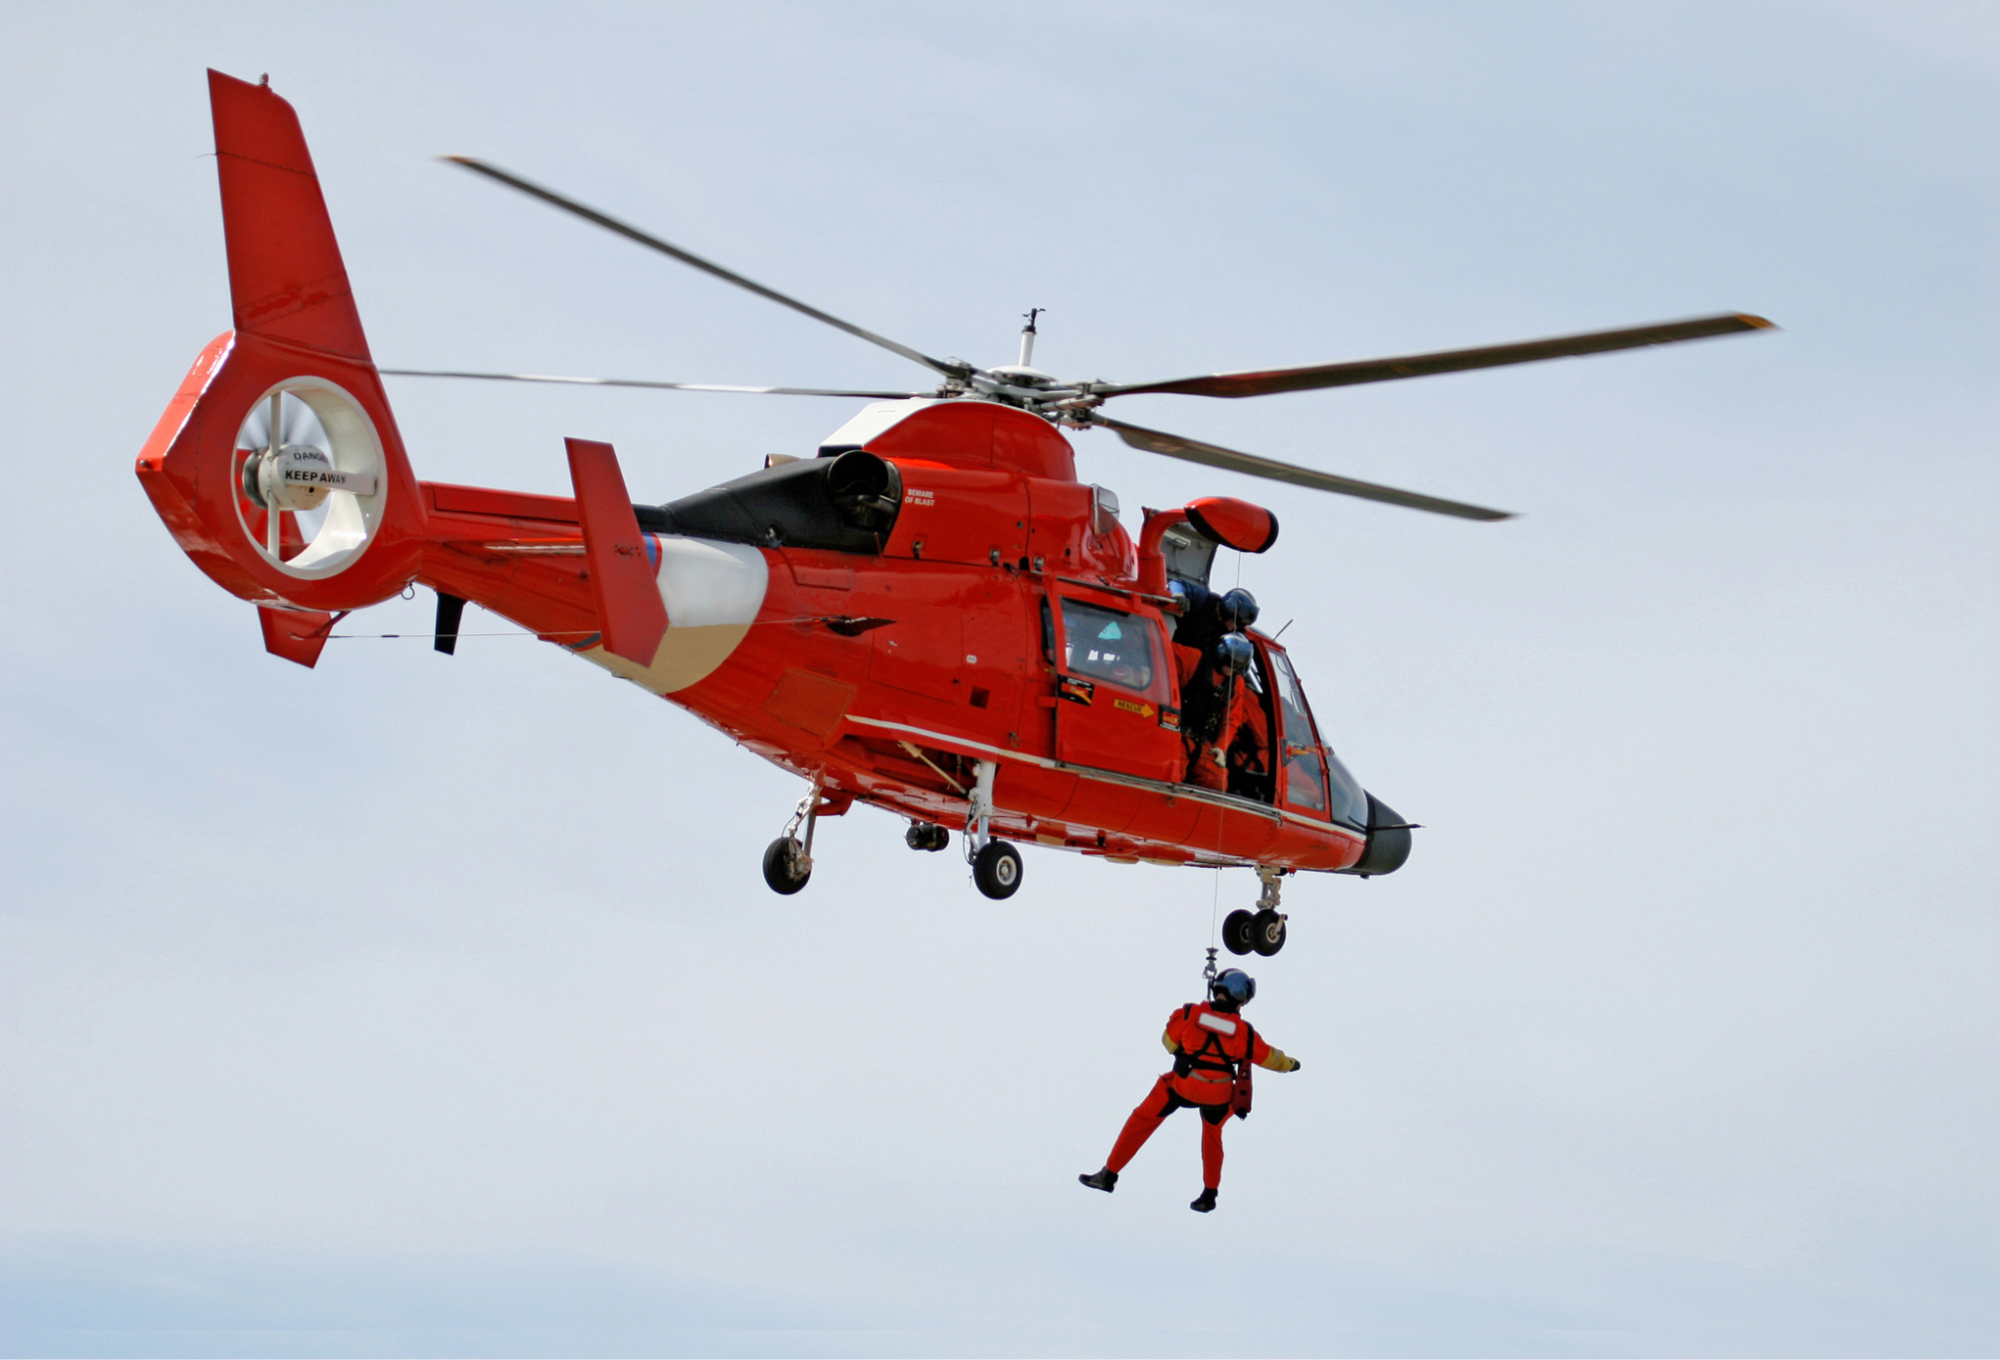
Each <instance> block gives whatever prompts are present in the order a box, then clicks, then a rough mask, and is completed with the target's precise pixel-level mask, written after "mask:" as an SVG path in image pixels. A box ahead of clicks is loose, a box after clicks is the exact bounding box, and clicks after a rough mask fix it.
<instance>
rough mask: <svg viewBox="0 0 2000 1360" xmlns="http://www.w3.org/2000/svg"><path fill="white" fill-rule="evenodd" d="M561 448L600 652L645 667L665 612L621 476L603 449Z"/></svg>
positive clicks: (661, 633)
mask: <svg viewBox="0 0 2000 1360" xmlns="http://www.w3.org/2000/svg"><path fill="white" fill-rule="evenodd" d="M563 442H564V444H565V445H566V446H567V447H568V449H569V475H570V481H571V483H572V484H574V486H575V487H576V508H577V511H578V515H579V517H580V518H581V519H582V521H583V555H584V560H585V561H586V562H587V563H589V567H590V594H591V597H592V598H593V599H594V600H595V601H596V602H597V626H598V628H599V630H600V631H601V632H602V633H603V634H604V650H605V651H607V652H610V653H611V654H612V655H614V656H622V657H624V658H625V659H626V660H627V661H630V662H632V663H634V664H635V665H640V666H650V665H652V664H653V658H654V657H655V655H657V654H658V652H659V650H660V639H661V638H663V637H665V636H666V635H667V606H666V601H665V600H663V599H662V598H661V597H660V582H659V568H658V564H657V563H656V562H655V561H654V560H653V556H652V552H651V551H650V550H649V546H648V544H647V541H646V536H645V535H644V534H642V533H640V532H639V517H638V516H637V515H635V514H634V513H633V512H632V497H631V496H630V495H629V494H627V492H626V490H625V474H624V473H623V472H620V471H619V470H618V455H617V454H616V453H614V452H612V449H611V446H610V445H609V444H599V443H595V442H593V441H592V440H588V439H567V440H564V441H563Z"/></svg>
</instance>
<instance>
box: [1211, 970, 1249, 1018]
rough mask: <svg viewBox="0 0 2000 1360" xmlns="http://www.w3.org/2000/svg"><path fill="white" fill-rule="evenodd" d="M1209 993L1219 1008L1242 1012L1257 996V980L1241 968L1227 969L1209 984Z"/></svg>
mask: <svg viewBox="0 0 2000 1360" xmlns="http://www.w3.org/2000/svg"><path fill="white" fill-rule="evenodd" d="M1208 993H1209V995H1210V996H1211V997H1213V998H1214V999H1215V1004H1216V1005H1217V1006H1221V1007H1226V1008H1227V1009H1229V1010H1232V1011H1233V1010H1240V1009H1242V1008H1243V1007H1244V1006H1247V1005H1249V1004H1250V1001H1251V1000H1252V999H1253V998H1254V997H1255V996H1256V995H1257V979H1256V978H1253V977H1251V976H1250V975H1249V974H1248V973H1246V972H1244V971H1243V970H1242V969H1241V968H1225V969H1223V970H1222V971H1221V972H1220V973H1217V974H1216V975H1215V981H1213V982H1211V983H1209V984H1208Z"/></svg>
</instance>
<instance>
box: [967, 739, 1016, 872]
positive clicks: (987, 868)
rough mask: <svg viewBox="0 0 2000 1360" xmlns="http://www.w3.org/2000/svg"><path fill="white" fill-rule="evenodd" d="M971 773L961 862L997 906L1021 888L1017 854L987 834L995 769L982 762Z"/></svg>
mask: <svg viewBox="0 0 2000 1360" xmlns="http://www.w3.org/2000/svg"><path fill="white" fill-rule="evenodd" d="M973 769H974V771H975V776H974V778H973V781H972V794H971V796H970V797H969V798H967V799H966V807H965V859H966V862H967V863H968V864H970V865H971V866H972V881H973V882H974V883H975V884H977V885H978V887H979V891H981V892H983V893H985V894H986V895H987V896H988V897H990V898H992V899H993V900H994V901H996V902H998V901H1001V900H1003V899H1005V898H1009V897H1012V896H1013V895H1014V892H1015V890H1016V889H1017V888H1019V887H1020V886H1021V852H1020V851H1019V850H1016V849H1015V848H1014V847H1013V846H1011V845H1009V844H1008V843H1007V842H1006V841H996V840H994V839H993V835H992V832H991V831H990V830H989V827H990V824H991V822H992V820H993V775H994V773H995V771H997V770H998V769H999V766H997V765H995V764H994V763H993V762H992V761H990V760H982V761H980V762H979V763H978V764H976V765H975V766H973Z"/></svg>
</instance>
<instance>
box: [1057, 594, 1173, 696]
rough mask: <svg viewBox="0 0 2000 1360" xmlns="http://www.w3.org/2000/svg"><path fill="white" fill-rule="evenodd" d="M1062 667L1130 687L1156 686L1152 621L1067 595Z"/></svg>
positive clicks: (1071, 671)
mask: <svg viewBox="0 0 2000 1360" xmlns="http://www.w3.org/2000/svg"><path fill="white" fill-rule="evenodd" d="M1062 616H1063V670H1065V671H1066V672H1068V673H1069V674H1071V675H1084V676H1089V677H1090V678H1092V679H1094V680H1109V681H1110V682H1111V683H1112V684H1114V685H1123V686H1125V688H1127V689H1136V690H1146V689H1151V688H1152V687H1153V625H1152V622H1151V621H1150V620H1148V619H1144V618H1140V617H1138V616H1136V615H1132V614H1125V613H1120V612H1119V611H1118V610H1116V609H1106V608H1104V607H1103V606H1101V605H1094V604H1085V603H1084V602H1083V601H1081V600H1071V599H1065V600H1064V601H1063V602H1062Z"/></svg>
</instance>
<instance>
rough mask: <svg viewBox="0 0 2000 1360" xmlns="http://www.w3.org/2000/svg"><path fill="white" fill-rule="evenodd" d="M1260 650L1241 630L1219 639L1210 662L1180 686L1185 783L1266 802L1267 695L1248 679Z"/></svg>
mask: <svg viewBox="0 0 2000 1360" xmlns="http://www.w3.org/2000/svg"><path fill="white" fill-rule="evenodd" d="M1178 650H1179V649H1178V648H1176V652H1178ZM1256 655H1257V650H1256V648H1254V647H1253V646H1251V645H1250V639H1249V638H1246V637H1244V636H1243V635H1242V634H1241V633H1225V634H1223V636H1222V637H1221V638H1220V639H1218V640H1217V641H1216V644H1215V646H1214V647H1213V648H1212V649H1211V651H1210V660H1209V664H1208V665H1207V666H1205V667H1203V668H1201V669H1199V670H1195V671H1193V672H1192V673H1191V674H1189V675H1188V676H1187V678H1186V683H1185V684H1184V685H1183V686H1182V688H1181V737H1182V740H1184V741H1185V742H1186V743H1187V749H1188V767H1187V776H1186V782H1187V783H1190V784H1198V785H1200V786H1201V787H1202V788H1205V789H1215V790H1217V791H1218V792H1230V793H1240V794H1244V795H1245V796H1247V797H1252V798H1263V799H1265V800H1266V801H1268V800H1269V798H1270V793H1269V791H1268V785H1269V782H1270V780H1269V776H1270V772H1271V767H1270V760H1269V754H1270V750H1271V731H1270V723H1269V721H1268V720H1267V719H1266V718H1265V716H1264V696H1263V695H1261V694H1259V693H1258V692H1257V690H1256V688H1255V687H1254V686H1252V685H1251V683H1250V667H1251V665H1252V664H1253V662H1254V661H1255V659H1256Z"/></svg>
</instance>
